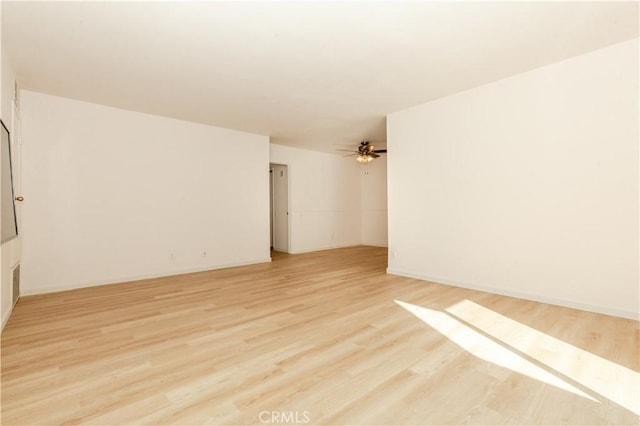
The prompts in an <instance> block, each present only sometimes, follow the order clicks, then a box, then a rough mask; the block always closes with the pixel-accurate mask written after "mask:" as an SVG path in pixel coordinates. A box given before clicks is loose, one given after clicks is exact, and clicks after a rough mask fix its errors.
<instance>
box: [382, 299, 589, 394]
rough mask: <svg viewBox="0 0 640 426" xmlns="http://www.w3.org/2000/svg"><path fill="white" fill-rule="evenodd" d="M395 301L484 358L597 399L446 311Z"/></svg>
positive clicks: (454, 341) (470, 351)
mask: <svg viewBox="0 0 640 426" xmlns="http://www.w3.org/2000/svg"><path fill="white" fill-rule="evenodd" d="M394 301H395V302H396V303H397V304H398V305H400V306H402V307H403V308H404V309H406V310H407V311H409V312H411V313H412V314H413V315H415V316H416V317H418V318H419V319H421V320H422V321H424V322H425V323H426V324H427V325H429V326H430V327H432V328H434V329H435V330H436V331H438V332H439V333H441V334H442V335H444V336H445V337H447V338H449V339H450V340H451V341H452V342H453V343H455V344H457V345H458V346H460V347H461V348H463V349H464V350H466V351H468V352H469V353H471V354H472V355H474V356H476V357H478V358H480V359H482V360H484V361H487V362H490V363H493V364H496V365H499V366H501V367H504V368H508V369H509V370H512V371H515V372H517V373H520V374H524V375H526V376H529V377H531V378H533V379H536V380H539V381H541V382H544V383H547V384H549V385H552V386H555V387H557V388H560V389H563V390H565V391H568V392H572V393H574V394H576V395H579V396H581V397H583V398H587V399H590V400H592V401H597V400H596V399H594V398H592V397H591V396H589V395H587V394H586V393H584V392H582V391H581V390H580V389H578V388H576V387H575V386H572V385H571V384H569V383H567V382H565V381H564V380H562V379H560V378H558V377H557V376H555V375H554V374H552V373H550V372H548V371H547V370H545V369H543V368H541V367H539V366H537V365H535V364H534V363H532V362H531V361H529V360H527V359H525V358H523V357H522V356H520V355H518V354H516V353H515V352H513V351H511V350H509V349H507V348H506V347H504V346H502V345H500V344H499V343H496V342H494V341H493V340H491V339H489V338H488V337H486V336H484V335H483V334H481V333H479V332H477V331H475V330H473V329H472V328H470V327H468V326H466V325H464V324H463V323H461V322H460V321H458V320H457V319H455V318H452V317H451V316H450V315H448V314H446V313H444V312H440V311H436V310H433V309H428V308H423V307H421V306H417V305H412V304H410V303H405V302H401V301H399V300H394Z"/></svg>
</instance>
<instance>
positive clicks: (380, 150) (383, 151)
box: [373, 149, 387, 154]
mask: <svg viewBox="0 0 640 426" xmlns="http://www.w3.org/2000/svg"><path fill="white" fill-rule="evenodd" d="M373 152H378V153H383V154H384V153H386V152H387V150H386V149H376V150H374V151H373Z"/></svg>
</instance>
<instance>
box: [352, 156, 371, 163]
mask: <svg viewBox="0 0 640 426" xmlns="http://www.w3.org/2000/svg"><path fill="white" fill-rule="evenodd" d="M356 161H358V163H362V164H368V163H370V162H372V161H373V157H372V156H371V155H368V154H362V155H358V156H357V157H356Z"/></svg>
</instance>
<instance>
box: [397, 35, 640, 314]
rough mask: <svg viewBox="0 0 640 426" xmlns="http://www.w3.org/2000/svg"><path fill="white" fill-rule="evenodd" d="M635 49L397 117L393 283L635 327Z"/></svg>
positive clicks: (615, 49) (597, 55)
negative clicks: (617, 319) (408, 281)
mask: <svg viewBox="0 0 640 426" xmlns="http://www.w3.org/2000/svg"><path fill="white" fill-rule="evenodd" d="M638 93H639V84H638V40H637V39H636V40H632V41H628V42H624V43H620V44H616V45H613V46H610V47H607V48H604V49H601V50H597V51H594V52H591V53H588V54H585V55H582V56H578V57H575V58H572V59H568V60H565V61H563V62H560V63H557V64H554V65H550V66H546V67H543V68H539V69H536V70H533V71H531V72H528V73H525V74H521V75H517V76H514V77H511V78H508V79H505V80H501V81H498V82H495V83H492V84H488V85H486V86H482V87H479V88H475V89H472V90H469V91H466V92H462V93H459V94H456V95H453V96H449V97H446V98H443V99H440V100H436V101H433V102H430V103H426V104H423V105H420V106H417V107H414V108H411V109H407V110H404V111H400V112H396V113H394V114H391V115H389V116H388V122H387V125H388V127H387V132H388V148H389V157H388V167H389V170H388V171H389V250H390V252H389V272H391V273H394V274H399V275H407V276H414V277H418V278H424V279H427V280H433V281H437V282H441V283H449V284H454V285H460V286H463V287H473V288H479V289H482V290H486V291H492V292H497V293H504V294H511V295H517V296H522V297H525V298H531V299H535V300H542V301H549V302H551V303H557V304H562V305H567V306H575V307H580V308H584V309H589V310H594V311H600V312H605V313H610V314H614V315H620V316H627V317H636V318H637V317H638V313H639V306H638V304H639V296H640V295H639V277H638V270H639V264H638V263H639V250H638V232H639V229H638V221H639V211H638V154H639V153H638V136H639V135H638V126H639V121H638V120H639V118H638V117H639V108H638Z"/></svg>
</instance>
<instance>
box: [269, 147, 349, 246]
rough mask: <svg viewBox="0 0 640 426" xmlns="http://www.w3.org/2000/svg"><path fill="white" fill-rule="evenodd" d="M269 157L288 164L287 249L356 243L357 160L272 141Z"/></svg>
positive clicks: (278, 162)
mask: <svg viewBox="0 0 640 426" xmlns="http://www.w3.org/2000/svg"><path fill="white" fill-rule="evenodd" d="M271 162H272V163H277V164H286V165H288V166H289V208H290V210H289V216H290V224H289V226H290V232H289V235H290V244H289V249H290V252H291V253H302V252H308V251H314V250H323V249H329V248H335V247H345V246H352V245H358V244H360V242H361V227H360V215H361V213H360V176H359V170H360V167H359V163H357V162H356V161H354V160H353V159H352V158H342V157H341V156H339V155H334V154H327V153H322V152H316V151H308V150H305V149H298V148H291V147H287V146H282V145H275V144H272V145H271Z"/></svg>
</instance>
